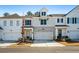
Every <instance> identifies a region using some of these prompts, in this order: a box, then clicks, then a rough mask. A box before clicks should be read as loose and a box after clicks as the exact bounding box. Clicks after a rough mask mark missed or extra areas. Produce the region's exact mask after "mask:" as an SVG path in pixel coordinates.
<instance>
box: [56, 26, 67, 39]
mask: <svg viewBox="0 0 79 59" xmlns="http://www.w3.org/2000/svg"><path fill="white" fill-rule="evenodd" d="M67 27H68V26H67V25H55V39H62V38H63V37H65V36H67Z"/></svg>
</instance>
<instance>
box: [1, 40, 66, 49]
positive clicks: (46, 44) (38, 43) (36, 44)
mask: <svg viewBox="0 0 79 59" xmlns="http://www.w3.org/2000/svg"><path fill="white" fill-rule="evenodd" d="M13 44H16V43H15V42H11V43H10V42H2V43H0V47H1V48H6V47H7V46H10V45H13ZM53 46H54V47H57V46H58V47H63V46H65V45H63V44H60V43H58V42H56V41H36V40H35V41H34V42H33V43H32V44H31V45H30V47H53ZM26 47H27V46H26Z"/></svg>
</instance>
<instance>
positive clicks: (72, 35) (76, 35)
mask: <svg viewBox="0 0 79 59" xmlns="http://www.w3.org/2000/svg"><path fill="white" fill-rule="evenodd" d="M69 37H70V38H71V39H79V30H73V31H70V33H69Z"/></svg>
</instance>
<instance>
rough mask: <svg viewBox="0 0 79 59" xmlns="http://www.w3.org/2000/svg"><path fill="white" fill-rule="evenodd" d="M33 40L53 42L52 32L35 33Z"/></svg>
mask: <svg viewBox="0 0 79 59" xmlns="http://www.w3.org/2000/svg"><path fill="white" fill-rule="evenodd" d="M34 39H35V40H53V32H35V33H34Z"/></svg>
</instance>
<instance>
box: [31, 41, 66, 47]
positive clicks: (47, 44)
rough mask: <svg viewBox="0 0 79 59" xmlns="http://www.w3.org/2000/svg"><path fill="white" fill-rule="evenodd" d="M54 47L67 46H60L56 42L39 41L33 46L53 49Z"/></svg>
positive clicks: (61, 45) (32, 45)
mask: <svg viewBox="0 0 79 59" xmlns="http://www.w3.org/2000/svg"><path fill="white" fill-rule="evenodd" d="M53 46H55V47H56V46H58V47H63V46H65V45H63V44H60V43H58V42H56V41H37V40H35V41H34V43H33V44H31V47H53Z"/></svg>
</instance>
